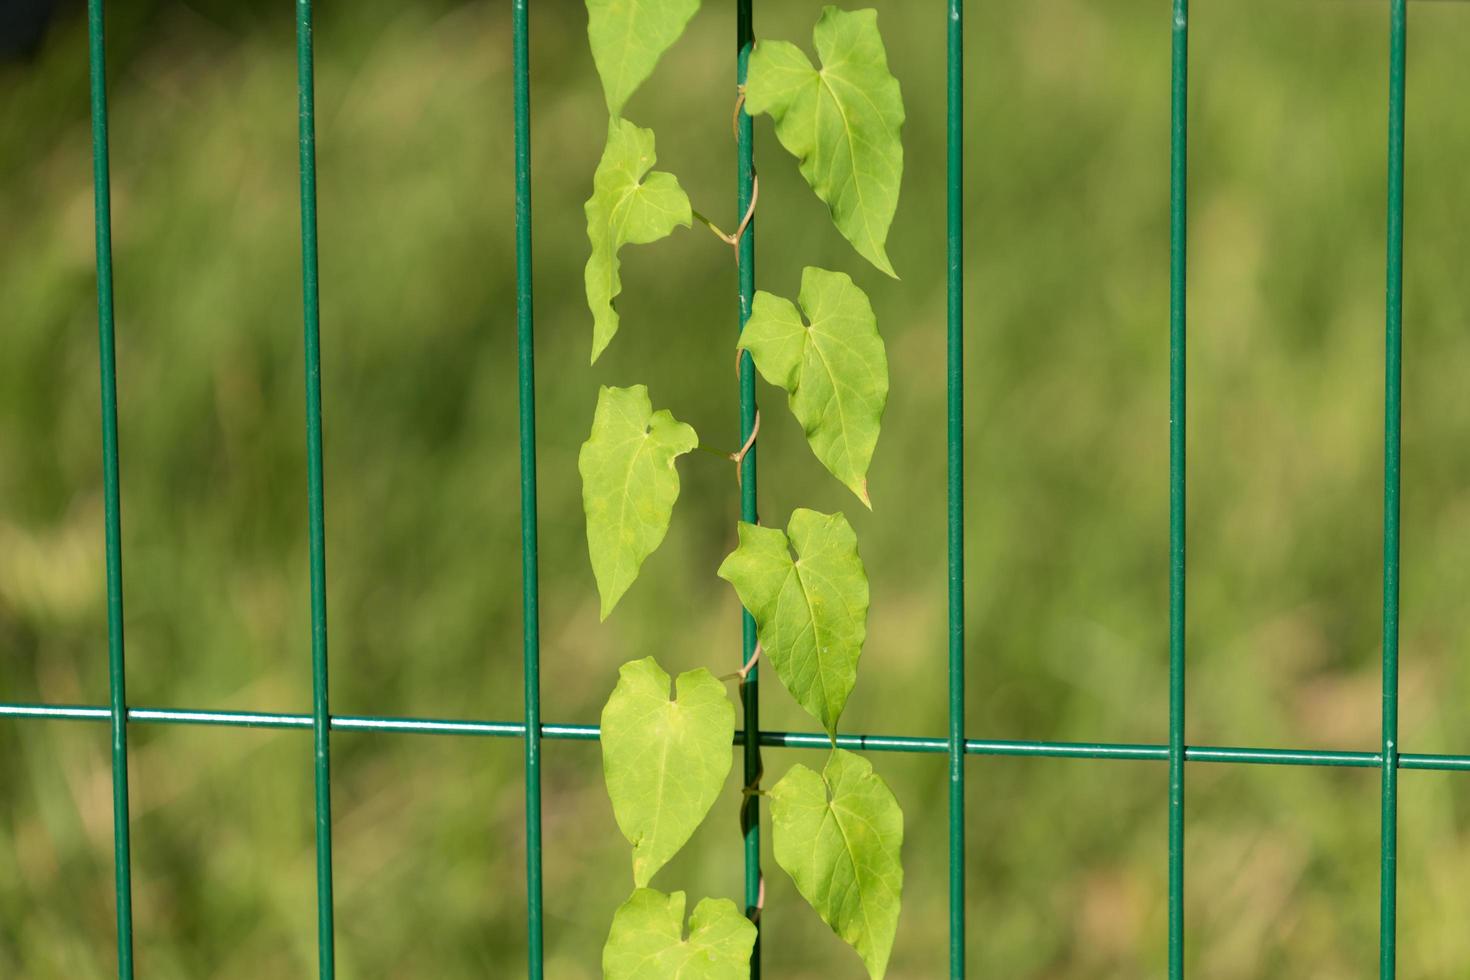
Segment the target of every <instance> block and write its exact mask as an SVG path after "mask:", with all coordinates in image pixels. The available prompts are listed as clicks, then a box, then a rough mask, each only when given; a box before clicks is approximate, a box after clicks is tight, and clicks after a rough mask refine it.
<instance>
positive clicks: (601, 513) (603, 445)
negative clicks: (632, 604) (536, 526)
mask: <svg viewBox="0 0 1470 980" xmlns="http://www.w3.org/2000/svg"><path fill="white" fill-rule="evenodd" d="M697 445H699V437H698V436H697V435H695V433H694V430H693V429H691V428H690V427H689V426H687V425H685V424H684V423H683V422H679V421H677V420H676V419H675V418H674V417H673V416H672V415H670V414H669V413H668V412H667V411H660V412H655V411H654V410H653V405H652V404H651V403H650V402H649V400H648V389H647V388H646V387H644V386H643V385H634V386H633V387H631V388H609V387H603V388H602V390H601V391H599V392H598V395H597V413H596V415H595V416H594V417H593V419H592V435H591V436H590V437H588V439H587V441H586V442H584V443H582V452H581V454H580V455H579V456H578V457H577V468H578V469H579V470H580V471H581V473H582V507H583V509H584V510H585V511H586V513H587V551H588V553H589V554H590V555H591V557H592V572H593V574H594V575H595V576H596V577H597V589H598V592H600V593H601V595H602V618H603V619H606V618H607V615H608V613H610V612H612V610H613V607H614V606H616V605H617V604H618V600H619V599H621V598H622V596H623V593H624V592H627V591H628V586H630V585H632V584H633V580H634V579H636V578H637V577H638V570H639V569H640V568H641V567H642V566H643V560H644V559H645V558H647V557H648V556H649V555H651V554H653V552H654V550H655V549H656V548H658V546H659V545H660V544H661V543H662V542H663V539H664V535H665V534H666V533H668V530H669V517H670V516H671V515H672V513H673V510H674V502H675V501H676V500H678V499H679V473H678V471H677V470H675V469H674V460H676V459H677V458H678V457H680V456H682V455H684V454H685V453H687V452H689V451H691V450H692V449H694V447H695V446H697Z"/></svg>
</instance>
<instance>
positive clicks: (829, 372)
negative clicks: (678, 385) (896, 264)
mask: <svg viewBox="0 0 1470 980" xmlns="http://www.w3.org/2000/svg"><path fill="white" fill-rule="evenodd" d="M799 298H800V300H801V308H802V310H804V311H805V312H806V315H807V319H808V321H810V326H807V325H805V324H803V323H802V320H801V314H800V313H798V312H797V309H796V307H795V306H793V305H792V304H791V302H790V301H789V300H785V299H782V298H781V297H779V296H773V295H771V294H770V293H767V292H758V293H756V294H755V303H754V306H753V307H752V309H751V314H750V320H749V322H747V323H746V324H745V329H744V330H743V331H742V332H741V334H740V344H739V346H740V347H741V348H743V349H745V350H748V351H750V354H751V356H752V357H754V358H755V366H756V367H757V368H758V369H759V370H760V373H761V375H762V376H763V377H764V378H765V379H766V380H767V381H769V382H770V383H771V384H773V385H780V386H781V387H782V388H785V389H786V391H787V392H788V393H789V394H790V402H791V412H792V414H793V415H795V416H796V420H797V421H798V422H800V423H801V427H802V428H803V429H805V430H806V438H807V442H809V443H811V447H812V452H814V453H816V454H817V458H818V459H820V460H821V461H822V465H823V466H825V467H827V469H828V470H830V471H831V473H832V475H833V476H835V477H837V479H839V480H841V481H842V482H843V483H845V484H847V486H848V488H849V489H850V490H852V492H853V493H855V494H857V495H858V499H859V500H861V501H862V502H863V503H864V504H865V505H867V506H868V507H869V508H871V507H872V506H873V505H872V502H871V501H870V500H869V499H868V463H869V462H871V461H872V459H873V447H874V446H876V445H877V443H878V427H879V423H880V422H881V421H882V419H883V407H884V405H885V404H887V402H888V355H887V354H886V353H885V352H884V349H883V338H882V337H880V336H878V321H877V319H876V318H875V317H874V316H873V307H872V306H871V305H870V304H869V303H868V297H867V295H866V294H865V293H864V292H863V291H862V290H861V289H859V288H858V287H857V286H856V285H854V284H853V281H852V279H851V278H849V277H848V276H847V275H846V274H844V273H841V272H828V271H827V270H825V269H816V268H812V267H810V266H809V267H807V268H806V269H805V270H803V272H802V274H801V295H800V297H799Z"/></svg>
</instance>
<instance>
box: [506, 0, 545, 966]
mask: <svg viewBox="0 0 1470 980" xmlns="http://www.w3.org/2000/svg"><path fill="white" fill-rule="evenodd" d="M527 3H528V0H515V2H514V3H513V4H512V6H511V11H512V15H511V16H512V34H513V38H512V44H513V46H514V48H515V54H514V61H515V66H514V67H515V157H516V176H515V189H516V358H517V370H518V381H519V391H520V394H519V409H520V423H521V436H520V439H521V636H522V648H521V658H522V659H521V663H522V681H523V683H524V686H525V705H526V707H525V712H526V737H525V753H526V758H525V765H526V961H527V969H528V974H529V976H530V977H531V980H541V975H542V970H543V966H542V931H541V614H540V573H539V564H538V556H537V547H536V362H535V350H534V348H535V321H534V316H533V312H534V310H533V306H532V293H531V68H530V42H529V34H530V29H529V25H528V23H527V21H528V11H527Z"/></svg>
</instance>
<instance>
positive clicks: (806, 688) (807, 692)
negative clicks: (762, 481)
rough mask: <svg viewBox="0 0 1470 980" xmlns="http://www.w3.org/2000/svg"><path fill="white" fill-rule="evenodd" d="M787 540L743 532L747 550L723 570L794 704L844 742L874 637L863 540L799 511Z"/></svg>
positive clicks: (839, 523)
mask: <svg viewBox="0 0 1470 980" xmlns="http://www.w3.org/2000/svg"><path fill="white" fill-rule="evenodd" d="M788 530H789V531H790V533H791V537H790V541H789V545H794V546H795V548H796V554H797V560H796V561H793V560H792V558H791V552H790V550H789V547H788V540H787V537H786V535H785V534H782V533H781V531H779V530H778V529H776V528H771V527H760V526H758V525H755V524H745V523H742V524H741V525H740V546H739V547H738V548H736V549H735V550H734V551H733V552H731V553H730V555H729V557H727V558H726V559H725V561H724V564H722V565H720V571H719V575H720V578H722V579H724V580H725V581H727V582H729V583H730V584H731V585H733V586H735V591H736V592H737V593H738V594H739V595H740V602H741V604H743V605H744V606H745V608H746V609H748V610H749V611H750V614H751V615H752V616H754V617H755V624H756V629H757V631H758V632H759V635H760V641H761V647H762V648H763V649H764V650H765V656H766V659H768V660H769V661H770V662H771V665H772V666H773V667H775V668H776V675H777V676H778V677H780V678H781V683H783V684H785V685H786V690H788V691H790V692H791V696H792V697H794V698H796V700H797V703H799V704H800V705H801V706H802V707H803V708H805V709H806V710H807V711H809V712H811V714H812V716H813V717H814V718H816V719H817V720H818V721H819V722H821V723H822V727H824V728H825V729H826V730H827V732H828V734H831V735H836V734H837V719H838V718H840V717H841V716H842V709H843V707H844V706H845V705H846V704H847V696H848V695H849V694H851V693H852V686H853V684H854V683H856V681H857V665H858V657H859V656H860V655H861V654H862V650H863V640H864V639H865V638H866V637H867V629H868V628H867V618H868V575H867V572H865V571H864V570H863V562H862V559H861V558H859V557H858V552H857V535H856V534H854V533H853V530H852V526H851V525H850V524H848V523H847V518H845V517H843V516H842V515H841V514H818V513H817V512H816V511H814V510H804V509H798V510H795V511H793V512H792V514H791V523H790V524H789V525H788Z"/></svg>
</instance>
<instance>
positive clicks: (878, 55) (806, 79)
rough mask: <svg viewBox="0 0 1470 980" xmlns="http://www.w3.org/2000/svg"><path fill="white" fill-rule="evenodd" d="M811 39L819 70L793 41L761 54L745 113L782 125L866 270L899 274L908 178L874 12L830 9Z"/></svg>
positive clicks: (758, 49) (754, 62)
mask: <svg viewBox="0 0 1470 980" xmlns="http://www.w3.org/2000/svg"><path fill="white" fill-rule="evenodd" d="M812 40H813V41H814V42H815V44H816V48H817V55H818V57H820V59H821V62H822V67H821V68H820V69H818V68H813V67H812V63H811V61H810V60H809V59H808V58H807V56H806V55H805V54H804V53H803V52H802V50H801V49H800V48H798V47H797V46H796V45H794V44H791V43H789V42H786V41H761V42H760V43H758V44H757V45H756V46H755V51H754V52H752V53H751V56H750V70H749V73H748V77H747V79H746V83H745V109H746V111H747V112H749V113H751V114H752V115H754V114H757V113H767V114H769V115H770V116H771V118H772V119H773V120H775V123H776V138H777V139H779V140H780V141H781V145H782V146H784V147H786V149H787V150H788V151H789V152H790V153H791V155H792V156H794V157H796V159H797V162H798V164H799V165H800V168H801V175H802V176H803V177H805V178H806V182H807V183H808V184H810V185H811V188H812V190H814V191H816V194H817V197H819V198H821V199H822V200H823V201H824V202H825V203H826V205H827V207H828V208H829V209H830V210H831V212H832V220H833V221H835V222H836V223H837V228H838V230H839V231H841V232H842V234H843V235H845V236H846V237H847V240H848V241H850V242H852V244H853V246H854V247H855V248H856V249H857V250H858V252H859V253H860V254H861V255H862V256H863V257H864V258H866V259H867V260H868V261H869V262H872V263H873V264H874V265H876V266H877V267H878V268H879V269H881V270H883V271H884V272H886V273H888V274H889V275H890V276H893V275H896V273H894V271H893V265H892V263H890V262H889V261H888V253H887V251H886V250H885V244H886V242H887V240H888V226H889V225H891V224H892V223H893V214H894V212H895V211H896V210H897V208H898V190H899V184H900V183H901V182H902V179H903V142H902V140H901V139H900V138H899V131H900V129H902V127H903V121H904V111H903V95H902V93H901V92H900V90H899V85H898V80H897V79H895V78H894V77H893V76H892V75H891V74H889V71H888V55H887V53H886V52H885V51H884V48H883V38H882V36H881V35H880V34H879V33H878V14H877V11H874V10H856V11H844V10H838V9H837V8H836V7H827V8H825V9H824V10H823V11H822V16H821V19H820V20H818V21H817V26H816V29H815V30H814V31H813V32H812Z"/></svg>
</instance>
